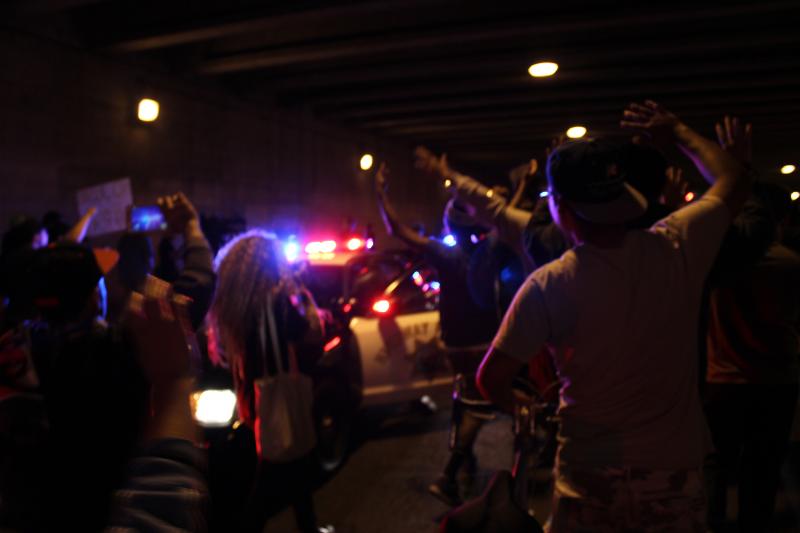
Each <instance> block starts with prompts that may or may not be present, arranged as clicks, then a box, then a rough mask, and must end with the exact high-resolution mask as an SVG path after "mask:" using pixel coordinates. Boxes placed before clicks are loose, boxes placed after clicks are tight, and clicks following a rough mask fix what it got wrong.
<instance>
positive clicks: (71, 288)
mask: <svg viewBox="0 0 800 533" xmlns="http://www.w3.org/2000/svg"><path fill="white" fill-rule="evenodd" d="M118 258H119V254H117V252H115V251H114V250H111V249H92V248H88V247H86V246H82V245H80V244H59V245H56V246H51V247H48V248H42V249H40V250H37V251H36V252H35V255H34V258H33V261H32V264H31V268H30V270H29V274H28V276H27V279H28V282H29V283H30V290H29V294H30V297H31V301H32V303H33V305H34V306H35V307H36V308H37V309H38V310H39V311H41V312H42V313H44V314H45V315H46V316H48V317H50V318H69V316H70V315H71V314H74V313H78V312H80V310H81V309H83V307H84V306H85V305H86V302H87V300H88V298H89V297H90V296H91V294H92V292H93V291H94V289H95V287H97V283H98V282H99V281H100V279H101V278H102V277H103V276H104V275H105V274H106V273H108V271H109V270H111V269H112V268H113V267H114V265H115V264H116V262H117V259H118Z"/></svg>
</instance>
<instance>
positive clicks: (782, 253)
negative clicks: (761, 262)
mask: <svg viewBox="0 0 800 533" xmlns="http://www.w3.org/2000/svg"><path fill="white" fill-rule="evenodd" d="M766 257H767V259H769V260H771V261H774V262H779V263H781V264H782V265H785V266H786V267H788V268H791V269H792V270H795V269H800V253H798V252H797V251H796V250H793V249H792V248H789V247H788V246H785V245H784V244H781V243H778V242H776V243H774V244H772V246H770V247H769V249H767V253H766Z"/></svg>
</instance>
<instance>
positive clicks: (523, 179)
mask: <svg viewBox="0 0 800 533" xmlns="http://www.w3.org/2000/svg"><path fill="white" fill-rule="evenodd" d="M521 168H523V169H524V170H523V171H522V175H521V176H520V179H519V183H518V184H517V190H516V191H514V196H512V197H511V200H509V201H508V207H517V206H518V205H519V203H520V202H521V201H522V197H523V196H524V195H525V189H527V188H528V182H529V180H530V178H531V177H532V176H533V175H534V174H536V171H537V170H539V162H538V161H536V160H535V159H531V160H530V161H529V162H527V163H525V164H524V165H521Z"/></svg>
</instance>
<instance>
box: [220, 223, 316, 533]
mask: <svg viewBox="0 0 800 533" xmlns="http://www.w3.org/2000/svg"><path fill="white" fill-rule="evenodd" d="M283 258H284V255H283V252H282V249H281V246H280V243H278V241H277V240H276V239H275V238H274V236H272V235H270V234H267V233H264V232H259V231H250V232H247V233H244V234H242V235H239V236H238V237H236V238H234V239H233V240H231V241H230V242H229V243H228V244H226V245H225V246H224V247H223V248H222V249H221V250H220V251H219V253H218V255H217V259H216V269H217V274H218V277H219V286H218V288H217V292H216V296H215V298H214V302H213V306H212V309H211V318H212V322H213V324H214V325H215V329H216V331H217V335H218V341H219V344H220V345H221V346H220V350H219V353H220V354H224V361H222V362H224V363H227V365H228V367H229V368H230V371H231V374H232V375H233V381H234V387H235V389H236V396H237V409H238V412H239V420H240V421H241V422H243V423H244V424H245V425H246V426H247V427H248V428H250V430H253V431H254V430H255V428H256V426H257V418H258V416H259V413H258V411H257V406H256V404H255V393H254V382H255V380H257V379H259V378H261V377H262V376H264V375H274V374H275V373H276V372H277V369H276V368H275V365H274V361H275V355H274V354H272V353H269V354H264V353H263V351H264V350H268V351H270V352H271V351H272V349H271V348H270V347H271V346H272V343H271V340H270V332H269V330H268V329H266V330H265V328H266V325H265V323H264V314H265V309H266V306H267V305H268V304H269V303H270V302H272V305H273V309H272V311H273V313H274V317H275V321H276V330H277V332H278V336H279V337H280V338H279V339H278V346H279V347H280V351H281V355H282V357H283V365H284V368H288V365H289V360H288V357H289V355H288V354H289V351H290V350H296V349H297V347H298V346H299V345H300V344H301V343H304V342H314V341H316V342H317V343H320V342H321V341H322V323H321V320H320V317H319V313H318V310H317V307H316V304H315V303H314V299H313V297H312V296H311V294H310V293H308V291H307V290H305V289H303V288H302V287H296V286H295V285H294V283H293V282H287V281H286V280H284V279H283V274H284V271H283V269H284V264H283V262H284V259H283ZM292 296H299V298H297V301H298V306H295V305H293V303H292ZM262 338H263V339H265V340H264V342H263V345H262ZM298 355H299V354H298ZM264 360H266V361H267V366H268V368H264V364H263V361H264ZM298 361H299V363H300V371H301V372H303V373H306V374H308V373H310V371H311V369H310V368H308V366H306V365H304V364H303V363H304V358H302V357H298ZM254 459H255V458H254ZM256 461H257V464H254V465H253V467H254V470H255V472H256V474H255V481H254V483H253V487H252V489H251V491H250V495H249V498H248V501H247V504H246V507H245V509H244V511H243V513H242V516H240V517H238V518H239V519H240V521H241V523H242V527H243V528H244V529H245V530H247V531H261V530H262V529H263V528H264V523H265V521H266V517H267V512H268V510H269V507H268V506H269V505H270V504H271V503H272V504H274V502H275V501H286V499H288V501H289V503H290V504H291V505H292V508H293V509H294V514H295V520H296V523H297V526H298V528H299V529H300V531H302V532H303V533H311V532H317V531H318V529H317V523H316V522H317V519H316V514H315V512H314V502H313V497H312V494H311V490H312V489H311V485H310V482H311V480H312V479H313V477H314V473H315V469H316V461H315V458H314V456H313V453H312V454H309V455H308V456H306V457H303V458H300V459H297V460H295V461H291V462H288V463H275V462H270V461H269V460H265V459H264V458H262V457H260V456H259V457H258V458H257V459H256Z"/></svg>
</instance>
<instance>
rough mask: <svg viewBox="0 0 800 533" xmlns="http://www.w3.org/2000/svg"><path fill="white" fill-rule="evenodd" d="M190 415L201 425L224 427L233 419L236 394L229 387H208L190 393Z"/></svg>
mask: <svg viewBox="0 0 800 533" xmlns="http://www.w3.org/2000/svg"><path fill="white" fill-rule="evenodd" d="M191 401H192V415H194V419H195V420H196V421H197V423H198V424H200V425H201V426H203V427H224V426H227V425H228V424H230V423H231V420H233V415H234V411H235V409H236V394H234V392H233V391H232V390H230V389H222V390H215V389H208V390H203V391H197V392H195V393H193V394H192V397H191Z"/></svg>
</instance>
